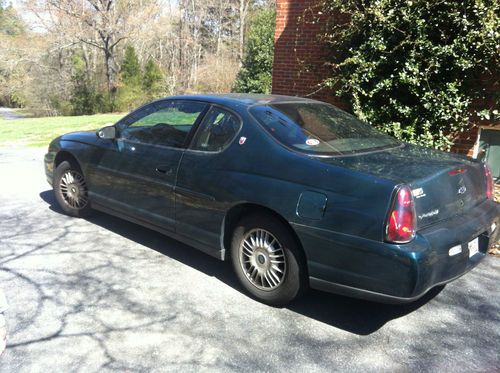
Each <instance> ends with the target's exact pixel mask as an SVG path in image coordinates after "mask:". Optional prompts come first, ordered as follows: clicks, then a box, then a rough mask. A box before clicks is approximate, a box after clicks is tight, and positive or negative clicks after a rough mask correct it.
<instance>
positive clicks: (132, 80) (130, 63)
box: [120, 45, 142, 86]
mask: <svg viewBox="0 0 500 373" xmlns="http://www.w3.org/2000/svg"><path fill="white" fill-rule="evenodd" d="M120 75H121V79H122V82H123V83H124V84H125V85H128V86H131V85H139V84H140V81H141V75H142V74H141V66H140V65H139V59H138V58H137V54H136V53H135V48H134V47H133V46H131V45H129V46H127V48H126V49H125V57H124V58H123V63H122V66H121V70H120Z"/></svg>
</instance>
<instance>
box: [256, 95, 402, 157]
mask: <svg viewBox="0 0 500 373" xmlns="http://www.w3.org/2000/svg"><path fill="white" fill-rule="evenodd" d="M250 112H251V113H252V115H253V116H254V117H255V118H256V119H257V120H258V121H259V122H260V123H261V124H262V125H263V126H264V127H265V128H266V129H267V130H268V131H269V133H270V134H271V135H272V136H274V137H275V138H276V139H277V140H278V141H279V142H281V143H282V144H284V145H286V146H288V147H290V148H292V149H294V150H297V151H300V152H304V153H309V154H317V155H339V154H353V153H359V152H366V151H372V150H378V149H384V148H389V147H394V146H397V145H399V144H400V143H399V142H398V141H397V140H395V139H394V138H392V137H390V136H388V135H385V134H383V133H380V132H378V131H377V130H375V129H374V128H373V127H371V126H370V125H368V124H366V123H363V122H361V121H360V120H359V119H357V118H356V117H354V116H352V115H351V114H349V113H346V112H345V111H343V110H340V109H338V108H336V107H335V106H332V105H329V104H324V103H300V102H295V103H282V104H274V105H258V106H254V107H252V108H251V109H250Z"/></svg>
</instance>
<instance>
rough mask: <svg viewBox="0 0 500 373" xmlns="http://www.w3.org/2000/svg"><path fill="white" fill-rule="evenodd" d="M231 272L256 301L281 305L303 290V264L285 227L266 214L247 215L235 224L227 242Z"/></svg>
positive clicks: (298, 249) (304, 285)
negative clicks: (229, 250) (229, 243)
mask: <svg viewBox="0 0 500 373" xmlns="http://www.w3.org/2000/svg"><path fill="white" fill-rule="evenodd" d="M231 260H232V264H233V268H234V271H235V272H236V275H237V277H238V279H239V281H240V283H241V284H242V285H243V287H244V288H245V289H246V290H247V291H248V292H249V293H250V294H251V295H252V296H253V297H254V298H256V299H257V300H259V301H261V302H263V303H266V304H269V305H271V306H277V307H279V306H284V305H286V304H288V303H289V302H291V301H292V300H294V299H296V298H297V297H298V296H300V295H301V294H302V292H303V290H304V289H305V288H306V274H305V263H304V259H303V255H302V253H301V250H300V248H299V245H298V243H297V241H296V239H295V237H294V236H293V235H292V233H291V232H290V230H289V228H288V227H287V226H286V225H285V224H283V223H282V222H281V221H279V220H278V219H276V218H274V217H273V216H270V215H267V214H258V215H251V216H248V217H245V218H243V219H242V220H240V222H239V223H238V225H237V227H236V229H235V230H234V233H233V239H232V243H231Z"/></svg>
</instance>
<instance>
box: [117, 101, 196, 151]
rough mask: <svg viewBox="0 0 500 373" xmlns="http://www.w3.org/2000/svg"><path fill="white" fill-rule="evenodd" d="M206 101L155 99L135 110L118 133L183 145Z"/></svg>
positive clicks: (150, 140)
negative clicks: (157, 101)
mask: <svg viewBox="0 0 500 373" xmlns="http://www.w3.org/2000/svg"><path fill="white" fill-rule="evenodd" d="M205 107H206V104H203V103H200V102H189V101H173V102H172V101H169V102H161V103H155V104H152V105H150V106H147V107H145V108H144V109H142V110H140V111H138V112H137V113H134V114H133V115H132V116H131V118H129V121H128V123H129V124H128V126H126V127H125V128H123V129H122V130H121V137H122V138H125V139H128V140H133V141H140V142H144V143H148V144H155V145H164V146H172V147H182V146H183V144H184V142H185V140H186V138H187V136H188V134H189V131H190V130H191V128H192V126H193V125H194V123H195V122H196V120H197V119H198V117H199V116H200V114H201V112H202V111H203V110H204V109H205Z"/></svg>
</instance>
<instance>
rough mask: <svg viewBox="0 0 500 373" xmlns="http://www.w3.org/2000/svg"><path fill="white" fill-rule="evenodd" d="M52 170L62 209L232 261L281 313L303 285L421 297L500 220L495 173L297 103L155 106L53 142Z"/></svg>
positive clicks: (189, 101) (190, 101)
mask: <svg viewBox="0 0 500 373" xmlns="http://www.w3.org/2000/svg"><path fill="white" fill-rule="evenodd" d="M45 171H46V174H47V180H48V181H49V183H50V184H51V185H53V188H54V191H55V196H56V198H57V201H58V202H59V204H60V205H61V208H62V209H63V210H64V211H65V212H66V213H67V214H69V215H72V216H82V217H83V216H86V215H87V214H88V213H89V212H91V209H97V210H101V211H105V212H107V213H110V214H113V215H117V216H119V217H122V218H124V219H127V220H130V221H133V222H137V223H139V224H141V225H144V226H146V227H149V228H151V229H154V230H157V231H160V232H162V233H165V234H166V235H169V236H172V237H174V238H176V239H178V240H180V241H183V242H185V243H187V244H189V245H192V246H194V247H195V248H197V249H200V250H202V251H204V252H206V253H208V254H210V255H213V256H215V257H217V258H219V259H221V260H224V259H230V260H231V262H232V265H233V267H234V270H235V272H236V275H237V276H238V278H239V280H240V282H241V284H242V285H243V287H244V288H245V289H246V290H247V291H248V292H249V293H250V294H251V295H252V296H254V297H255V298H257V299H258V300H260V301H262V302H265V303H268V304H271V305H284V304H286V303H288V302H290V301H291V300H293V299H294V298H296V297H297V296H298V295H300V294H301V293H302V292H303V291H304V290H305V289H307V287H308V286H311V287H313V288H316V289H322V290H326V291H331V292H335V293H340V294H344V295H349V296H354V297H361V298H365V299H370V300H378V301H383V302H393V303H394V302H410V301H413V300H415V299H417V298H418V297H420V296H422V295H423V294H425V293H426V292H427V291H428V290H429V289H430V288H432V287H434V286H436V285H438V284H443V283H446V282H449V281H451V280H453V279H455V278H457V277H459V276H461V275H463V274H464V273H465V272H467V271H468V270H470V269H471V268H473V267H474V266H475V265H476V264H477V263H478V262H479V261H480V260H481V259H482V258H483V257H484V256H485V253H486V250H487V248H488V246H489V245H491V244H492V243H493V242H494V241H495V239H496V236H497V234H498V229H497V226H498V224H499V223H500V221H499V220H500V219H499V218H500V213H499V212H500V209H499V205H498V204H496V203H495V202H494V201H493V181H492V178H491V174H490V172H489V170H488V168H487V166H486V165H485V164H483V163H481V162H478V161H476V160H473V159H470V158H467V157H464V156H459V155H453V154H449V153H444V152H440V151H436V150H431V149H427V148H422V147H417V146H413V145H408V144H403V143H400V142H398V141H396V140H394V139H393V138H392V137H389V136H386V135H384V134H381V133H379V132H377V131H376V130H374V129H373V128H372V127H370V126H369V125H367V124H364V123H362V122H360V121H359V120H357V119H356V118H355V117H353V116H351V115H349V114H347V113H346V112H344V111H341V110H339V109H337V108H335V107H334V106H332V105H329V104H325V103H321V102H318V101H313V100H308V99H303V98H296V97H286V96H263V95H221V96H217V95H209V96H179V97H170V98H165V99H160V100H157V101H154V102H151V103H148V104H146V105H144V106H142V107H140V108H139V109H137V110H135V111H133V112H132V113H130V114H128V115H127V116H125V117H124V118H123V119H121V120H120V121H119V122H118V123H116V124H114V125H113V126H109V127H104V128H102V129H100V130H98V131H97V133H94V132H92V133H90V132H79V133H70V134H67V135H64V136H61V137H59V138H57V139H55V140H54V141H52V143H51V144H50V146H49V151H48V154H47V155H46V156H45Z"/></svg>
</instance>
